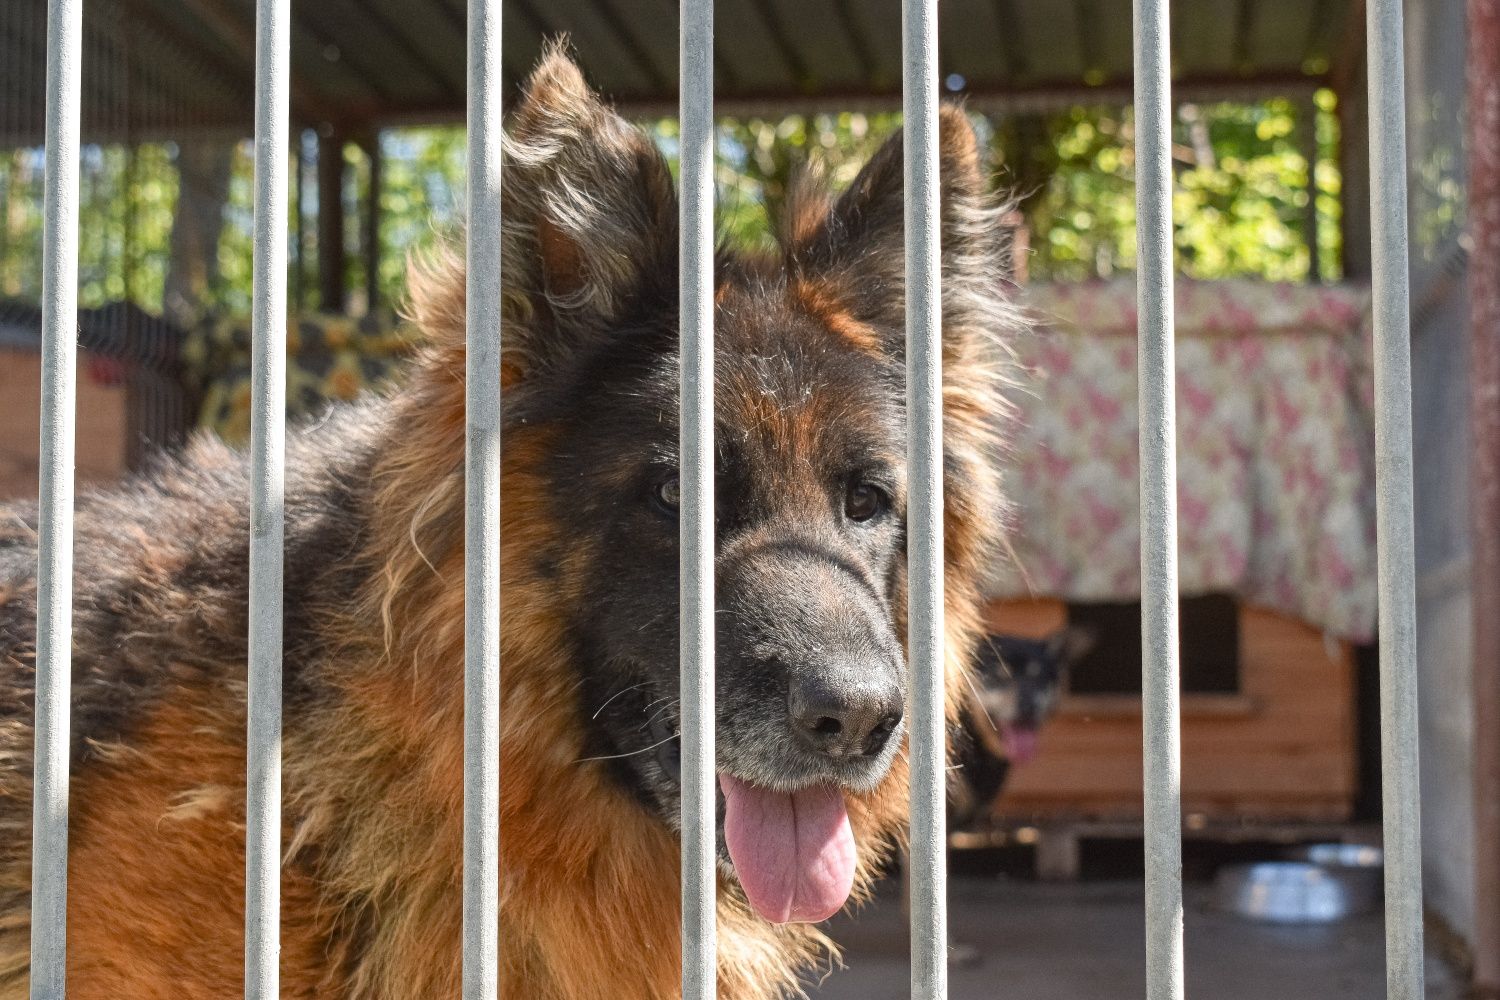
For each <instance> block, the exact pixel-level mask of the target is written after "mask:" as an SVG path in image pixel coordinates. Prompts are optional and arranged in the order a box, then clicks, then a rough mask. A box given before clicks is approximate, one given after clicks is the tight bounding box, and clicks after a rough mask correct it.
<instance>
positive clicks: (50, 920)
mask: <svg viewBox="0 0 1500 1000" xmlns="http://www.w3.org/2000/svg"><path fill="white" fill-rule="evenodd" d="M82 90H83V0H51V3H49V5H48V8H47V134H46V143H47V156H46V171H47V173H46V193H45V195H44V197H43V202H44V207H43V232H42V241H43V242H42V412H41V423H42V429H41V430H42V432H41V451H40V462H39V463H38V472H39V474H40V479H41V482H40V489H39V491H38V499H39V515H40V532H39V534H40V537H39V539H38V555H39V560H38V565H37V621H36V727H35V730H34V732H35V735H36V747H35V751H34V757H35V767H36V775H35V784H34V786H33V788H34V791H33V800H32V844H31V997H32V1000H62V997H63V994H64V991H65V989H66V978H67V976H66V973H67V920H68V764H69V747H70V738H69V719H68V707H69V700H70V696H71V688H72V683H71V674H72V668H73V431H74V421H73V415H74V398H75V392H76V384H77V383H76V371H77V355H78V165H79V161H78V142H79V122H80V117H79V116H80V108H81V94H82Z"/></svg>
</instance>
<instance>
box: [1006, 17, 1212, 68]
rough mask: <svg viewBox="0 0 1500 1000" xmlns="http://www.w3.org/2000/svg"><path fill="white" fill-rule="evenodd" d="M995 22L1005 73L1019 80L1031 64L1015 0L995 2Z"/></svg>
mask: <svg viewBox="0 0 1500 1000" xmlns="http://www.w3.org/2000/svg"><path fill="white" fill-rule="evenodd" d="M1178 6H1179V7H1180V6H1182V5H1181V4H1178ZM995 22H996V24H997V26H998V28H999V32H1000V50H1001V51H1002V52H1003V53H1005V73H1006V75H1007V76H1009V77H1010V78H1011V79H1012V80H1020V79H1022V78H1024V77H1026V76H1027V75H1028V74H1029V73H1030V72H1031V62H1030V60H1028V59H1027V58H1026V48H1025V46H1024V45H1022V44H1021V15H1020V12H1019V11H1017V10H1016V0H995Z"/></svg>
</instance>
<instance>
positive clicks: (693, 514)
mask: <svg viewBox="0 0 1500 1000" xmlns="http://www.w3.org/2000/svg"><path fill="white" fill-rule="evenodd" d="M713 15H714V8H713V3H712V0H681V22H680V25H681V26H680V30H681V37H680V54H679V58H680V60H681V70H680V72H681V75H682V76H681V87H680V89H681V94H682V97H681V116H682V117H681V130H680V134H681V178H682V179H681V187H682V192H681V201H680V205H679V212H680V230H679V233H678V239H679V241H680V244H679V254H678V259H679V261H680V263H679V267H680V269H681V271H680V283H679V292H678V294H679V297H680V301H679V314H680V317H681V319H680V327H679V337H680V341H679V344H680V351H681V356H682V361H681V366H682V374H681V379H682V384H681V412H682V417H681V427H680V431H679V434H680V438H681V441H680V448H681V459H680V476H681V484H680V485H681V489H680V494H681V507H680V511H681V513H680V518H681V520H680V523H679V531H680V532H681V549H680V553H679V558H680V560H681V564H680V587H681V611H680V614H681V618H680V620H679V624H678V628H679V632H680V639H679V645H680V652H679V656H680V657H681V662H680V664H679V668H680V677H679V687H680V691H679V698H680V705H681V709H680V712H681V719H682V758H681V759H682V765H681V766H682V772H681V773H682V780H681V788H682V804H681V809H682V996H683V1000H708V998H711V997H713V996H714V995H715V980H716V968H715V958H714V954H715V947H714V944H715V941H714V939H715V936H716V935H715V926H716V913H715V910H716V905H717V904H716V902H715V897H716V894H717V889H718V873H717V861H718V837H717V832H716V829H715V817H716V813H717V806H718V796H717V793H716V790H715V779H714V302H713V282H714V274H713V268H714V201H713V198H714V177H713V169H714V142H713V30H714V28H713Z"/></svg>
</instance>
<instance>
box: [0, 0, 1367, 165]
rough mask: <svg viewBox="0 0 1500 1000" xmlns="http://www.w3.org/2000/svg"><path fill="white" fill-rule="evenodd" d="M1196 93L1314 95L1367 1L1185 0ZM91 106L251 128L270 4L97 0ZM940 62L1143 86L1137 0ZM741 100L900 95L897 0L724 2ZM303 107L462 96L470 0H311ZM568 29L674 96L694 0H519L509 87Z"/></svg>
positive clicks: (1044, 87) (9, 0) (995, 94)
mask: <svg viewBox="0 0 1500 1000" xmlns="http://www.w3.org/2000/svg"><path fill="white" fill-rule="evenodd" d="M1175 7H1176V9H1175V11H1174V14H1173V46H1174V70H1175V74H1176V77H1177V81H1178V87H1179V92H1180V93H1183V94H1194V93H1199V92H1207V91H1213V92H1216V93H1233V92H1235V91H1237V90H1252V89H1253V90H1257V91H1262V92H1263V91H1265V90H1267V89H1285V90H1288V91H1291V90H1302V89H1305V88H1308V87H1311V86H1315V85H1318V84H1322V83H1326V82H1328V81H1329V80H1331V79H1333V78H1334V76H1333V74H1335V73H1336V72H1337V71H1338V69H1339V66H1340V63H1341V61H1343V60H1347V59H1354V58H1357V57H1358V53H1359V51H1360V38H1359V37H1358V33H1359V31H1360V30H1361V26H1360V23H1359V21H1360V19H1359V17H1358V16H1357V14H1358V4H1357V0H1178V3H1177V4H1176V5H1175ZM86 16H87V17H88V19H89V23H90V26H91V30H90V32H89V34H90V38H91V40H92V41H91V44H90V50H89V60H88V67H89V68H88V70H87V73H88V77H89V84H88V90H87V91H86V98H85V109H86V110H85V115H86V118H87V119H88V121H87V125H88V127H89V128H91V129H94V130H96V131H129V132H131V133H133V134H150V133H161V132H171V131H172V130H173V129H174V128H179V127H190V126H194V125H198V126H218V125H223V126H232V127H239V128H244V129H248V125H249V122H250V88H251V80H252V68H253V24H254V14H253V0H92V2H90V4H89V5H88V11H87V15H86ZM939 16H940V24H941V53H940V58H941V70H942V72H943V74H944V76H945V78H950V79H951V82H952V84H953V88H952V89H954V90H955V91H961V92H964V93H968V94H970V95H973V97H974V98H975V99H976V100H980V101H985V100H993V101H1002V100H1003V101H1011V102H1022V103H1024V102H1026V101H1037V102H1043V101H1045V102H1052V103H1056V102H1061V101H1074V100H1087V99H1089V97H1090V96H1091V95H1092V96H1098V97H1099V98H1101V99H1109V100H1117V99H1119V98H1120V97H1121V96H1122V95H1123V94H1126V93H1128V86H1129V80H1130V66H1131V25H1130V0H943V2H942V3H941V6H940V14H939ZM716 19H717V33H718V43H717V52H716V62H717V97H718V101H719V106H720V108H721V109H724V110H726V111H730V110H744V109H748V108H751V107H755V108H764V109H767V110H771V109H795V108H810V107H814V106H816V107H822V108H831V107H839V106H850V105H868V104H871V103H892V102H894V101H896V100H898V99H899V95H900V3H899V0H718V3H717V7H716ZM293 20H294V25H293V52H292V65H293V75H294V87H293V103H294V113H295V114H296V116H297V117H298V118H299V119H300V120H301V121H302V122H303V123H305V124H310V125H316V124H323V123H329V124H334V125H337V126H338V127H339V128H340V129H343V130H347V131H350V132H357V131H359V130H362V129H366V128H370V127H374V126H379V125H382V124H389V123H395V122H407V123H409V122H420V121H452V120H457V119H459V118H461V116H462V114H463V110H464V93H463V90H464V71H463V65H464V31H465V5H464V0H304V2H300V3H298V4H296V5H295V7H294V13H293ZM45 23H46V11H45V0H4V2H3V3H0V101H3V106H0V141H4V140H5V139H7V138H8V139H10V140H11V141H14V139H15V138H16V137H17V136H24V135H28V134H29V135H33V136H34V135H36V134H39V130H40V125H41V115H42V102H41V94H42V73H43V69H44V65H45ZM561 36H567V37H568V38H569V39H570V41H571V44H572V46H573V48H574V50H575V51H576V53H577V55H578V57H579V59H580V61H581V63H582V64H583V66H584V67H585V70H586V72H587V73H588V74H589V76H590V77H591V78H592V80H593V82H594V83H595V84H596V85H597V86H598V87H599V88H600V90H602V91H603V92H605V93H607V94H609V95H611V96H612V97H613V98H614V99H615V100H616V101H617V102H618V103H619V104H620V106H621V107H622V108H623V109H625V110H637V111H642V112H646V111H670V110H671V109H672V108H673V107H674V106H675V103H676V78H677V0H510V2H508V3H506V5H505V34H504V39H505V42H504V47H505V51H504V58H505V66H506V72H507V74H508V76H509V77H510V79H511V83H512V90H514V87H515V85H516V84H517V83H518V82H519V81H520V79H521V78H522V77H523V76H524V74H525V73H526V71H527V68H528V67H529V66H530V65H531V64H532V63H533V61H534V60H535V58H536V56H537V53H538V52H539V51H540V49H541V47H542V45H543V44H544V40H546V39H551V38H557V37H561Z"/></svg>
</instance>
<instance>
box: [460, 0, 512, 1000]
mask: <svg viewBox="0 0 1500 1000" xmlns="http://www.w3.org/2000/svg"><path fill="white" fill-rule="evenodd" d="M501 80H502V71H501V65H500V0H469V94H468V102H469V108H468V114H469V229H468V249H467V254H468V258H467V259H468V290H467V295H468V298H467V315H466V317H465V319H466V327H467V331H468V333H467V341H466V362H465V365H466V379H467V389H466V400H465V413H466V417H465V421H466V423H465V433H464V886H463V914H464V915H463V938H464V954H463V995H464V1000H495V997H496V996H497V995H498V991H499V959H500V925H499V912H500V301H501V297H500V150H501V137H502V132H501V121H500V116H501V106H500V98H501V93H500V89H501V87H500V85H501Z"/></svg>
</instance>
